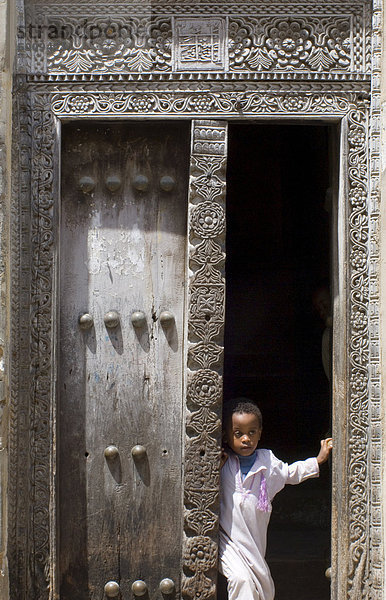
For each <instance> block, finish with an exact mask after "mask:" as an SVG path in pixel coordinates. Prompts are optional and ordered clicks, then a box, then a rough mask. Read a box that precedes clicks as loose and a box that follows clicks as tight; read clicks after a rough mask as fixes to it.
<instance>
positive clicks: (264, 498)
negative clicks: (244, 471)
mask: <svg viewBox="0 0 386 600" xmlns="http://www.w3.org/2000/svg"><path fill="white" fill-rule="evenodd" d="M257 508H258V510H261V511H262V512H269V500H268V493H267V480H266V479H265V477H264V475H263V473H262V474H261V480H260V493H259V499H258V501H257Z"/></svg>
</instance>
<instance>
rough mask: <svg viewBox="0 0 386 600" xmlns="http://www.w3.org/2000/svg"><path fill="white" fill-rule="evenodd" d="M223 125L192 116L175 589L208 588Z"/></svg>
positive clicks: (216, 425) (198, 594) (219, 342)
mask: <svg viewBox="0 0 386 600" xmlns="http://www.w3.org/2000/svg"><path fill="white" fill-rule="evenodd" d="M226 149H227V125H226V123H221V122H220V121H193V127H192V153H191V172H190V193H189V243H190V255H189V266H190V280H189V305H190V309H189V332H188V342H189V348H188V385H187V399H186V412H187V416H186V444H185V482H184V484H185V488H184V494H185V498H184V502H185V508H184V514H185V524H184V532H185V534H184V554H183V570H184V574H183V582H182V594H183V596H184V597H185V598H196V599H201V600H209V599H210V598H214V597H215V593H216V586H215V580H216V566H217V534H218V503H219V498H218V488H219V466H220V464H219V461H220V438H221V421H220V411H221V403H222V356H223V330H224V317H225V315H224V304H225V281H224V275H223V266H224V259H225V255H224V243H225V168H226Z"/></svg>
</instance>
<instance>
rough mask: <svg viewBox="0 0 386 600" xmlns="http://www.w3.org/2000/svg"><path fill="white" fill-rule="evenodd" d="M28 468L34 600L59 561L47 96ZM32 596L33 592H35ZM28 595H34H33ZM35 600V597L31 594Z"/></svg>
mask: <svg viewBox="0 0 386 600" xmlns="http://www.w3.org/2000/svg"><path fill="white" fill-rule="evenodd" d="M32 135H33V145H32V177H31V179H32V181H31V303H30V334H31V339H30V373H31V379H30V401H29V424H30V440H29V449H30V465H31V474H30V477H31V481H30V494H29V496H30V497H29V501H30V502H29V511H30V532H29V537H30V540H29V541H30V551H31V562H30V569H31V573H30V576H31V581H32V586H33V597H34V600H47V599H48V598H51V597H52V595H51V592H52V593H53V592H54V590H53V564H54V560H55V541H53V540H52V536H55V523H54V522H53V519H54V513H55V491H54V477H55V467H53V465H54V464H55V448H54V440H55V427H56V425H55V403H56V399H55V390H54V377H55V364H54V357H55V348H54V323H53V312H55V300H54V294H55V256H56V251H55V227H54V221H55V213H56V210H57V209H56V206H55V192H56V190H55V177H54V160H55V156H56V153H57V152H58V148H57V145H56V142H55V122H54V116H53V114H52V112H51V110H50V99H49V96H48V95H44V94H43V95H42V96H39V95H36V96H35V97H34V101H33V107H32ZM31 592H32V591H31ZM31 592H30V593H31ZM31 597H32V593H31Z"/></svg>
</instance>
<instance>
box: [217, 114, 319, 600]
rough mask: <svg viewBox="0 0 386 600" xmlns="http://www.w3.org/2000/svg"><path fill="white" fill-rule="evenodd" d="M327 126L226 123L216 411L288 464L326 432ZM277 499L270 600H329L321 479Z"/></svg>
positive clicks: (314, 449)
mask: <svg viewBox="0 0 386 600" xmlns="http://www.w3.org/2000/svg"><path fill="white" fill-rule="evenodd" d="M329 135H330V127H329V126H326V125H319V124H315V125H293V124H286V125H278V124H268V125H264V124H253V125H251V124H250V123H248V124H239V123H235V124H230V126H229V156H228V170H227V185H228V187H227V241H226V243H227V262H226V278H227V293H226V329H225V371H224V382H225V387H224V402H226V401H227V400H229V399H230V398H232V397H236V396H246V397H248V398H250V399H252V400H253V401H256V402H257V404H258V405H259V407H260V409H261V411H262V414H263V422H264V425H263V436H262V440H261V442H260V446H261V447H265V448H270V449H271V450H272V451H273V452H274V454H275V455H276V456H277V457H278V458H280V459H282V460H284V461H286V462H293V461H295V460H300V459H303V458H308V457H309V456H315V455H316V454H317V453H318V449H319V441H320V439H322V438H323V437H326V435H327V434H328V432H329V431H330V429H331V407H330V404H331V402H330V396H331V394H330V384H329V381H328V378H327V376H326V372H325V369H324V368H323V363H322V336H323V332H324V331H325V328H326V326H325V322H324V320H323V319H322V318H321V316H320V314H319V313H318V311H317V310H316V309H315V301H314V300H315V292H316V291H317V290H318V289H320V288H323V287H324V286H327V287H328V283H329V279H330V215H329V211H330V206H329V202H330V194H329V193H328V190H329V187H330V185H331V183H330V179H331V177H330V162H331V161H330V160H329ZM321 471H322V472H321V477H320V478H319V479H315V480H310V481H307V482H305V483H303V484H301V485H299V486H287V487H286V488H285V489H284V490H283V491H282V492H280V494H279V495H278V496H277V497H276V498H275V500H274V503H273V513H272V518H271V523H270V527H269V534H268V552H267V560H268V562H269V565H270V567H271V571H272V575H273V578H274V581H275V586H276V600H292V599H293V600H295V598H296V600H303V599H304V600H309V598H313V600H327V598H329V594H330V591H329V582H328V580H327V579H326V577H325V570H326V568H327V567H328V566H329V565H330V504H331V501H330V484H329V481H330V475H329V466H328V465H324V466H323V467H322V470H321Z"/></svg>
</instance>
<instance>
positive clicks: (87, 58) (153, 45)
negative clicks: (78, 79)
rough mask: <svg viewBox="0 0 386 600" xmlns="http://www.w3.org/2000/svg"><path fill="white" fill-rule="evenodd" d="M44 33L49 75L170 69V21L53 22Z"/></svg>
mask: <svg viewBox="0 0 386 600" xmlns="http://www.w3.org/2000/svg"><path fill="white" fill-rule="evenodd" d="M45 31H46V32H47V36H48V39H49V41H47V50H46V52H47V69H48V70H49V71H53V72H56V73H68V72H71V73H83V72H88V71H90V70H92V71H93V72H94V73H106V72H109V73H115V72H119V73H121V72H130V71H134V72H146V71H152V70H157V71H165V70H169V69H170V67H171V46H172V32H171V21H170V19H158V20H152V19H151V17H148V16H145V17H142V18H134V17H132V18H131V19H130V20H129V21H126V20H122V19H119V18H116V19H106V20H103V19H100V18H93V19H87V18H84V19H83V20H80V21H78V20H76V21H73V20H71V19H65V20H62V19H57V20H55V21H54V22H52V23H50V22H49V23H47V25H46V28H45ZM55 32H57V35H55ZM64 32H65V33H64Z"/></svg>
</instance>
